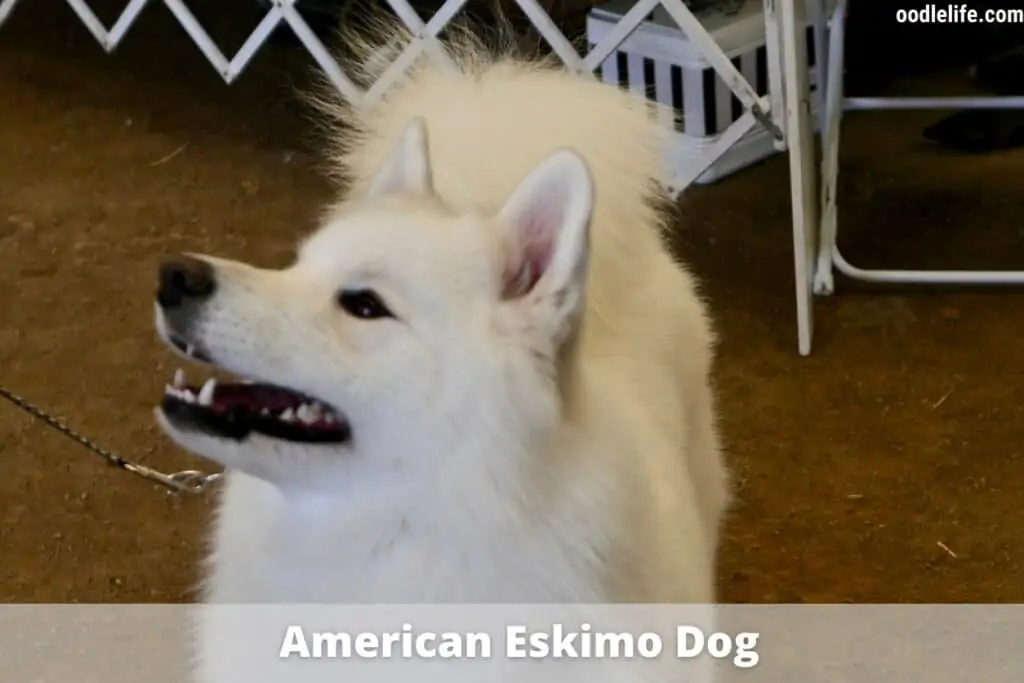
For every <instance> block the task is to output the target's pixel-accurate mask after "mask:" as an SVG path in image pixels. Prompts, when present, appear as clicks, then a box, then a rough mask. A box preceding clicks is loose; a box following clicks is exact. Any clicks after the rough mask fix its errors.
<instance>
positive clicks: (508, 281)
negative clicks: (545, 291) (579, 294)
mask: <svg viewBox="0 0 1024 683" xmlns="http://www.w3.org/2000/svg"><path fill="white" fill-rule="evenodd" d="M550 221H551V216H550V215H544V212H543V211H541V210H538V209H536V208H535V209H534V210H533V211H530V212H529V213H527V214H526V215H524V216H522V217H520V219H519V221H518V225H517V226H516V227H517V228H518V237H519V240H520V241H519V243H518V244H516V245H514V247H513V250H514V251H513V255H512V258H510V259H509V263H508V266H507V267H506V268H505V273H504V280H503V286H502V296H503V297H504V298H506V299H512V298H516V297H520V296H523V295H525V294H528V293H529V292H530V291H531V290H533V288H534V287H535V286H536V285H537V282H538V281H540V279H541V277H542V276H543V275H544V273H545V272H546V271H547V269H548V266H549V265H551V258H552V252H553V250H554V242H553V241H552V231H551V229H550Z"/></svg>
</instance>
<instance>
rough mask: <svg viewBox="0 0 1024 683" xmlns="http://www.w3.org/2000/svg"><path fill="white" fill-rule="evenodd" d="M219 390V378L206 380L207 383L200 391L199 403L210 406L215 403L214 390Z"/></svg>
mask: <svg viewBox="0 0 1024 683" xmlns="http://www.w3.org/2000/svg"><path fill="white" fill-rule="evenodd" d="M216 390H217V380H215V379H214V378H212V377H211V378H210V379H208V380H206V384H204V385H203V388H202V389H201V390H200V391H199V405H201V406H210V405H213V392H215V391H216Z"/></svg>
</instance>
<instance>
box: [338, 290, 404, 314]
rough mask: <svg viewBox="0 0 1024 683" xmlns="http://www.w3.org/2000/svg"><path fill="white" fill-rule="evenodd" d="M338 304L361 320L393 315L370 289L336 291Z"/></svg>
mask: <svg viewBox="0 0 1024 683" xmlns="http://www.w3.org/2000/svg"><path fill="white" fill-rule="evenodd" d="M338 305H339V306H341V307H342V308H343V309H345V312H346V313H348V314H349V315H351V316H353V317H356V318H362V319H363V320H377V319H379V318H394V317H395V315H394V314H393V313H392V312H391V311H389V310H388V307H387V306H385V305H384V302H383V301H381V298H380V296H378V295H377V292H375V291H373V290H372V289H354V290H343V291H341V292H339V293H338Z"/></svg>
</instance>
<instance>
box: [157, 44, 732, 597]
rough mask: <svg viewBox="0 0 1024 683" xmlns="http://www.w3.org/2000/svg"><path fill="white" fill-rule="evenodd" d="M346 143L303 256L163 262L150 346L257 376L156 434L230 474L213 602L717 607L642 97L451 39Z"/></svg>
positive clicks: (701, 444) (690, 328)
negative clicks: (436, 60)
mask: <svg viewBox="0 0 1024 683" xmlns="http://www.w3.org/2000/svg"><path fill="white" fill-rule="evenodd" d="M448 48H449V50H450V51H451V53H452V54H453V55H455V58H456V61H457V63H458V65H459V67H460V69H459V70H458V71H454V72H453V71H450V70H446V69H443V68H433V67H430V66H422V67H420V68H418V69H417V70H415V71H414V72H413V73H412V74H411V77H410V78H408V79H407V80H405V81H403V82H401V83H400V84H398V85H397V86H396V87H395V89H394V90H392V91H391V92H390V93H389V94H388V96H387V99H386V102H385V103H384V104H383V105H382V106H379V107H376V108H374V109H372V110H370V111H360V112H356V111H352V110H349V109H346V108H344V107H342V106H341V105H326V108H327V109H328V111H329V113H331V114H335V115H338V116H339V117H340V118H341V119H342V120H343V123H344V124H345V127H346V128H347V129H342V128H339V132H338V136H339V139H344V140H346V141H347V142H346V144H345V145H344V146H343V147H341V148H339V151H338V153H337V157H336V159H337V161H338V168H339V170H340V171H342V172H344V173H345V175H347V176H348V177H349V178H350V179H351V181H352V185H351V192H350V196H349V197H348V198H347V199H345V200H344V201H341V202H340V203H339V204H338V205H337V206H335V207H333V208H332V210H331V211H329V212H328V213H327V215H326V217H325V219H324V221H323V225H322V226H321V227H320V229H319V230H318V231H316V233H315V234H313V235H312V236H311V237H310V238H309V239H307V240H306V241H305V243H304V244H303V245H302V247H301V250H300V253H299V256H298V258H297V260H296V262H295V264H294V265H293V266H291V267H289V268H287V269H285V270H263V269H259V268H255V267H253V266H250V265H246V264H243V263H238V262H234V261H227V260H223V259H219V258H214V257H211V256H187V257H181V258H179V259H176V260H173V261H170V262H168V263H165V264H164V266H163V267H162V268H161V275H160V289H159V293H158V305H157V321H156V324H157V328H158V330H159V334H160V335H161V337H162V338H163V339H164V340H165V341H166V342H167V343H169V344H170V345H171V346H172V347H174V348H175V349H177V350H178V351H179V352H180V353H182V354H183V355H185V356H186V357H188V358H189V359H191V360H193V361H195V360H199V361H202V362H205V363H207V364H209V365H212V366H215V367H217V368H220V369H223V370H225V371H228V372H230V373H233V374H236V375H239V376H242V377H245V378H251V379H250V381H248V382H242V383H239V384H229V383H224V382H214V381H213V380H210V381H209V382H207V383H206V384H205V385H202V386H201V387H200V386H190V385H189V384H188V383H187V382H186V381H185V379H184V377H183V375H182V374H180V373H179V375H178V376H177V377H176V378H175V381H174V383H172V385H170V386H169V387H168V388H167V391H166V395H165V397H164V401H163V404H162V406H161V408H160V409H159V410H158V419H159V421H160V423H161V424H162V426H163V428H164V429H165V430H166V432H167V433H168V434H169V435H170V437H171V438H172V439H174V441H176V442H177V443H178V444H180V445H181V446H182V447H184V448H186V449H188V450H190V451H192V452H194V453H197V454H199V455H202V456H204V457H206V458H209V459H211V460H214V461H216V462H218V463H220V464H222V465H223V466H224V467H225V468H226V469H227V471H228V475H227V477H226V480H225V489H224V491H223V494H222V499H221V506H220V511H219V515H218V520H217V525H216V531H215V535H214V542H213V551H212V555H211V557H210V565H209V574H208V577H207V578H208V581H207V583H206V586H205V588H206V594H205V599H206V601H207V602H211V603H268V602H270V603H274V602H276V603H281V602H291V603H299V602H307V603H308V602H315V603H392V604H395V603H430V602H433V603H458V602H461V603H468V602H484V603H502V602H505V603H507V602H516V603H581V602H588V603H669V602H679V603H710V602H713V600H714V566H715V563H714V556H715V551H716V546H717V539H718V528H719V524H720V520H721V517H722V515H723V513H724V511H725V509H726V507H727V500H728V493H727V489H728V486H727V475H726V471H725V469H724V467H723V464H722V461H721V456H720V453H719V445H718V438H717V435H716V426H715V411H714V405H713V396H712V392H711V389H710V387H709V370H710V367H709V366H710V364H711V357H712V350H711V349H712V345H713V336H712V331H711V328H710V324H709V321H708V319H707V317H706V315H705V311H704V308H703V305H702V303H701V301H700V300H699V298H698V296H697V295H696V293H695V289H694V284H693V282H692V281H691V278H690V276H689V275H688V274H687V272H686V271H685V270H684V269H683V268H682V267H681V266H680V265H678V264H677V263H676V262H674V261H673V259H672V258H671V257H670V255H669V253H668V251H667V250H666V248H665V246H664V245H663V238H662V227H663V218H662V213H661V209H662V205H663V204H664V203H665V202H664V199H663V197H662V195H661V194H660V190H659V188H658V186H657V184H656V180H657V179H659V178H660V177H661V176H662V172H663V171H662V166H661V163H660V155H661V152H662V150H663V149H664V148H663V146H662V145H663V142H662V140H663V138H662V135H663V133H664V130H663V128H662V127H661V126H660V125H659V124H658V123H657V120H656V117H655V116H654V115H653V113H652V111H651V110H650V107H649V105H648V104H646V103H643V102H640V101H638V100H635V99H633V97H632V96H631V95H628V94H626V93H624V92H622V91H620V90H618V89H615V88H612V87H609V86H606V85H603V84H601V83H598V82H597V81H594V80H590V79H587V78H583V77H576V76H572V75H570V74H568V73H566V72H565V71H563V70H558V69H553V68H548V66H547V65H545V64H540V63H538V62H536V61H529V60H525V59H520V58H516V57H510V56H507V55H505V56H497V57H491V56H488V53H487V52H486V51H485V50H483V49H482V48H481V47H480V46H479V45H478V44H477V43H476V42H474V41H473V40H472V39H470V38H469V37H467V36H465V35H463V36H462V37H461V38H457V39H455V40H454V42H453V43H451V44H450V45H448Z"/></svg>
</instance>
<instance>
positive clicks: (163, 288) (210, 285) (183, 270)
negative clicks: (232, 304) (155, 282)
mask: <svg viewBox="0 0 1024 683" xmlns="http://www.w3.org/2000/svg"><path fill="white" fill-rule="evenodd" d="M216 286H217V281H216V279H215V278H214V273H213V267H212V266H211V265H210V264H209V263H207V262H206V261H202V260H200V259H197V258H193V257H191V256H178V257H177V258H173V259H169V260H167V261H164V262H163V263H161V264H160V275H159V286H158V288H157V290H156V300H157V303H159V304H160V306H161V307H163V308H175V307H176V306H180V305H181V304H182V303H183V302H185V301H186V300H188V299H205V298H206V297H208V296H210V295H211V294H213V290H214V289H216Z"/></svg>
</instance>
